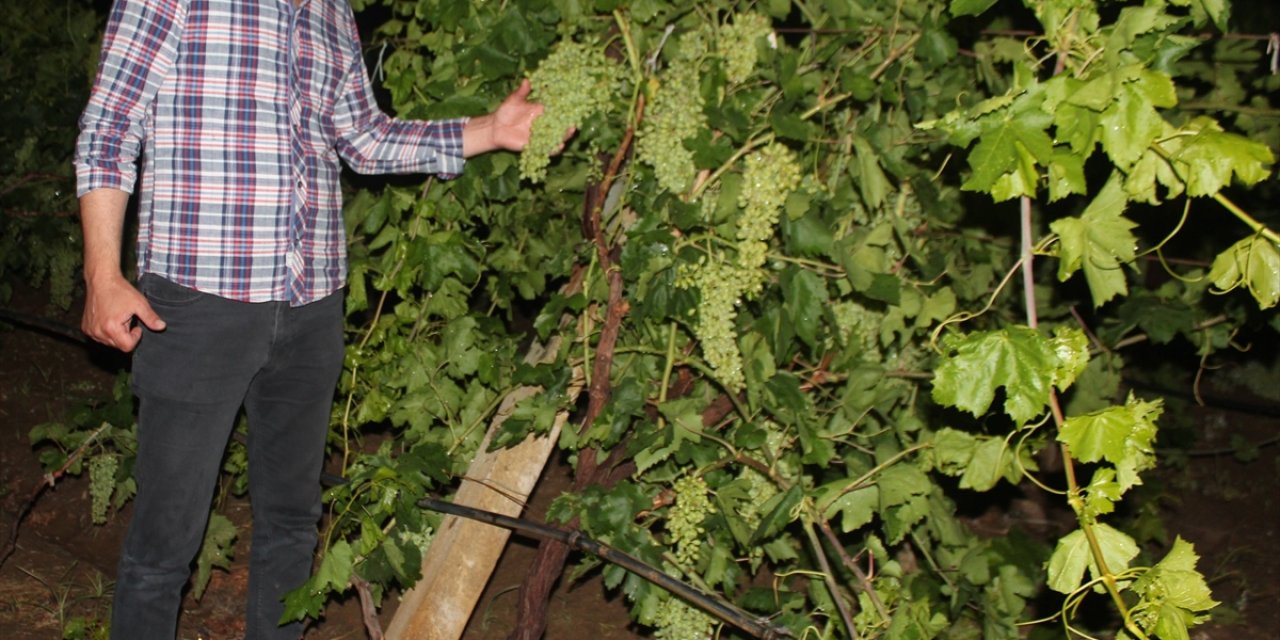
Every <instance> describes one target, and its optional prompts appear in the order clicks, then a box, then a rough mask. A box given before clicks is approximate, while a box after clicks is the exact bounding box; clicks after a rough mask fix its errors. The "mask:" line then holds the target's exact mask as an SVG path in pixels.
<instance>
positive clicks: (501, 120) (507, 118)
mask: <svg viewBox="0 0 1280 640" xmlns="http://www.w3.org/2000/svg"><path fill="white" fill-rule="evenodd" d="M530 90H531V87H530V85H529V80H528V79H525V80H523V81H521V82H520V86H519V87H517V88H516V90H515V91H512V92H511V95H509V96H507V97H506V98H505V99H504V100H503V101H502V104H499V105H498V108H497V109H494V111H493V113H490V114H488V115H483V116H477V117H475V118H472V119H470V120H468V121H467V126H466V127H465V128H464V129H463V130H462V155H463V156H465V157H468V158H470V157H472V156H476V155H479V154H482V153H488V152H490V151H498V150H505V151H516V152H519V151H522V150H524V148H525V145H527V144H529V132H530V131H531V130H532V129H533V121H534V120H537V119H538V116H540V115H542V105H541V104H540V103H537V102H530V101H529V91H530ZM572 135H573V131H566V132H565V139H566V140H568V139H569V137H570V136H572Z"/></svg>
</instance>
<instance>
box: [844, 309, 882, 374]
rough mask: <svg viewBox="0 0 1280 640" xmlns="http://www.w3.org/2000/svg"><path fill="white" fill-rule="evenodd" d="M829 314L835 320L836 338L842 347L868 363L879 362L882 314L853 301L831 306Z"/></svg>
mask: <svg viewBox="0 0 1280 640" xmlns="http://www.w3.org/2000/svg"><path fill="white" fill-rule="evenodd" d="M831 313H832V315H833V316H835V319H836V330H837V331H838V334H837V338H838V339H839V341H840V343H841V344H842V345H843V346H845V347H847V348H850V349H853V350H855V351H856V352H857V353H858V354H860V355H861V356H862V359H863V360H866V361H868V362H879V361H880V360H881V352H880V325H881V324H882V323H883V322H884V314H883V313H880V312H878V311H873V310H871V309H868V308H866V307H864V306H862V305H861V304H858V303H857V302H853V301H843V302H837V303H835V304H833V305H831Z"/></svg>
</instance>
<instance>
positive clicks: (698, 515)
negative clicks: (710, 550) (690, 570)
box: [667, 476, 715, 567]
mask: <svg viewBox="0 0 1280 640" xmlns="http://www.w3.org/2000/svg"><path fill="white" fill-rule="evenodd" d="M673 488H674V489H675V494H676V498H675V504H673V505H672V506H671V509H670V510H669V511H668V512H667V533H668V534H670V544H671V546H674V547H675V558H676V563H677V564H679V565H680V566H681V567H689V566H692V565H693V564H694V563H695V562H697V560H698V554H699V553H701V551H702V539H703V536H704V535H705V533H706V532H705V530H704V529H703V527H702V522H703V521H704V520H706V519H707V516H708V515H710V514H712V513H714V512H715V507H713V506H712V504H711V498H710V497H708V496H709V494H710V489H708V488H707V482H706V480H703V479H702V477H701V476H684V477H682V478H680V479H679V480H676V482H675V486H674V487H673Z"/></svg>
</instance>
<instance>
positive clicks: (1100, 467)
mask: <svg viewBox="0 0 1280 640" xmlns="http://www.w3.org/2000/svg"><path fill="white" fill-rule="evenodd" d="M352 4H353V5H354V7H355V9H356V10H357V11H364V12H365V14H366V16H377V17H378V18H379V20H378V22H379V26H376V28H374V29H372V30H371V31H370V32H369V33H368V34H367V37H366V40H365V46H366V50H367V52H368V60H369V65H368V66H369V68H370V69H371V71H372V73H373V74H374V76H375V81H376V82H377V83H379V84H381V85H382V86H384V87H385V89H386V94H387V100H388V102H389V104H388V107H389V108H390V109H391V110H393V111H394V112H395V113H397V114H399V115H401V116H405V117H414V118H437V117H452V116H462V115H475V114H480V113H484V112H485V111H487V110H488V109H490V108H492V106H493V105H494V104H496V101H497V100H498V99H500V97H501V96H503V95H505V94H506V93H507V92H508V91H510V89H511V88H512V87H514V86H515V85H516V84H517V83H518V82H519V80H520V79H521V78H524V77H529V78H531V80H532V82H533V85H534V97H535V98H537V99H540V100H542V101H544V102H545V103H546V104H547V105H548V113H547V115H546V116H544V118H543V120H541V121H540V124H541V126H542V127H543V128H542V129H540V130H535V133H534V142H533V144H532V145H531V147H530V149H529V150H527V151H526V152H525V153H524V154H523V155H521V156H516V155H512V154H492V155H488V156H482V157H479V158H475V159H473V160H471V161H470V162H469V164H468V166H467V168H466V171H465V173H464V174H463V175H462V176H460V177H458V178H456V179H453V180H439V179H434V178H429V179H425V181H422V180H418V179H407V180H406V179H400V180H392V181H390V182H389V183H385V184H384V183H378V185H377V186H374V187H368V186H367V185H368V184H369V183H367V182H356V183H354V185H355V186H353V187H352V188H351V193H349V194H348V199H347V201H348V208H347V229H348V235H349V238H350V243H351V282H350V287H349V290H348V294H347V296H348V297H347V315H348V336H347V337H348V344H349V347H348V352H347V358H346V370H345V372H344V375H343V377H342V380H341V383H340V389H339V396H340V397H339V398H338V399H337V402H336V403H335V406H334V414H333V424H334V428H333V431H332V436H331V444H332V446H333V447H334V450H335V452H337V457H338V458H339V459H340V461H341V472H342V475H343V476H344V477H345V479H346V483H345V484H341V485H338V486H335V487H333V488H331V489H330V490H329V491H328V492H327V493H326V502H327V505H328V511H329V518H327V520H326V524H325V530H324V533H323V536H322V538H323V544H324V549H323V550H322V554H323V559H322V560H321V562H320V565H319V569H318V571H317V573H316V575H315V576H314V577H313V579H312V581H311V582H310V583H309V584H308V585H307V586H306V587H304V588H302V589H299V590H298V591H296V592H295V593H294V594H292V595H291V597H290V599H289V602H288V608H289V615H291V616H296V617H305V616H317V615H319V612H320V610H321V608H322V606H323V605H324V603H325V602H326V601H327V600H328V599H330V598H333V597H335V596H337V595H338V594H342V593H345V592H348V591H349V590H350V589H351V588H352V585H353V579H354V578H359V580H358V582H361V583H362V584H366V583H367V584H368V585H370V586H371V588H372V590H373V593H374V595H375V597H377V598H381V597H382V596H383V595H384V594H385V593H386V592H387V590H388V589H390V588H393V587H406V586H409V585H411V584H412V583H413V582H414V581H415V580H416V579H417V578H418V577H419V576H418V571H419V569H418V567H419V564H420V559H421V556H422V553H423V551H424V550H425V549H426V547H427V546H428V545H429V544H430V540H431V534H432V530H433V527H434V526H435V525H436V524H438V516H436V515H434V514H431V513H428V512H424V511H422V510H421V509H419V508H418V507H417V506H416V504H415V503H416V501H417V500H418V499H420V498H422V497H424V496H427V495H428V494H433V493H447V492H448V491H449V490H450V488H451V487H452V486H454V482H455V481H456V479H457V478H459V477H461V476H462V475H463V474H465V473H466V470H467V466H468V464H469V461H470V460H471V458H472V457H473V456H474V454H475V453H476V452H477V449H478V447H480V446H481V441H482V438H483V437H484V435H485V432H486V429H487V426H488V424H489V420H490V419H491V418H492V416H493V414H494V412H495V410H496V408H497V407H498V405H499V403H500V402H501V400H502V399H503V397H504V396H505V395H506V394H507V393H508V392H510V391H511V390H513V389H515V388H517V387H520V386H523V385H536V386H538V387H540V388H541V390H542V391H541V393H538V394H536V395H534V396H531V397H530V398H528V399H526V400H523V401H521V402H520V403H519V404H518V405H517V406H516V408H515V411H514V414H513V415H512V416H511V418H510V419H508V420H506V421H505V422H504V423H503V425H502V427H501V430H500V431H499V432H498V433H497V434H496V435H495V437H494V439H493V442H494V446H497V447H502V446H508V445H510V444H513V443H516V442H519V441H521V440H522V439H524V438H526V437H528V436H530V435H532V434H542V433H547V432H548V431H549V430H550V428H551V425H552V422H553V420H554V418H555V416H556V414H557V413H558V412H560V411H562V410H569V411H570V412H571V414H572V415H573V416H575V417H576V419H575V420H571V422H570V425H569V426H567V427H566V428H565V429H564V430H563V431H562V432H561V433H560V436H559V441H558V446H559V448H560V449H561V450H562V451H563V452H564V454H565V455H566V456H567V457H568V459H570V460H571V461H572V462H573V463H574V464H575V465H576V466H578V468H579V469H581V468H582V467H583V465H584V463H588V466H590V467H593V468H594V467H595V465H596V464H609V465H615V466H616V467H618V468H620V469H622V470H624V471H625V472H626V473H625V474H623V475H624V478H623V479H622V480H621V481H618V482H616V483H612V484H607V485H605V484H601V485H598V486H592V487H589V488H587V489H586V490H585V491H582V492H578V493H574V494H566V495H564V496H562V497H560V498H559V499H558V500H557V501H556V503H555V504H554V506H553V508H552V516H553V517H554V518H555V519H556V520H558V521H560V522H565V523H568V522H576V523H577V526H579V527H580V528H581V529H583V530H584V531H585V532H586V533H587V534H588V535H590V536H592V537H594V538H596V539H598V540H600V541H602V542H604V543H607V544H609V545H611V546H613V547H616V548H618V549H620V550H623V551H626V552H628V553H631V554H632V555H635V556H637V557H639V558H641V559H643V560H645V561H647V562H650V563H651V564H653V565H654V566H657V567H660V568H661V569H662V570H663V571H665V572H667V573H669V574H671V575H674V576H677V577H680V578H681V579H684V580H686V581H688V582H691V583H693V584H695V585H698V586H699V587H701V588H704V589H706V590H709V591H713V592H718V593H720V594H722V595H723V596H725V597H726V598H728V599H729V600H731V601H733V602H734V603H736V604H738V605H739V606H741V607H743V608H744V609H746V610H748V611H750V612H752V613H753V614H757V615H760V616H765V617H769V618H771V619H772V620H773V621H774V622H776V623H778V624H780V625H783V626H785V627H787V628H788V629H790V631H791V632H792V633H793V634H794V635H795V636H796V637H823V638H826V637H832V638H854V637H857V638H866V637H892V638H933V637H945V638H977V637H982V638H995V639H998V638H1011V639H1012V638H1019V637H1021V636H1022V635H1023V630H1022V629H1021V628H1020V625H1021V624H1022V623H1025V622H1029V621H1030V620H1031V618H1033V617H1034V618H1039V619H1040V622H1041V626H1042V627H1043V628H1046V629H1050V630H1057V631H1058V633H1061V632H1062V630H1064V629H1073V628H1075V625H1084V624H1085V623H1084V622H1082V621H1080V620H1078V619H1077V618H1076V615H1075V614H1076V611H1077V610H1078V607H1079V605H1080V602H1081V601H1082V600H1084V599H1086V598H1096V599H1098V600H1099V601H1100V602H1101V603H1102V604H1103V606H1107V607H1110V608H1111V610H1112V611H1113V612H1114V618H1113V619H1112V620H1111V621H1110V622H1108V623H1104V624H1108V625H1110V626H1111V630H1113V631H1115V632H1116V634H1117V637H1128V638H1161V639H1163V640H1185V639H1186V638H1188V637H1189V633H1188V628H1189V627H1191V626H1193V625H1195V624H1196V623H1198V622H1201V621H1203V620H1204V619H1206V617H1207V614H1208V611H1209V610H1210V609H1212V608H1213V607H1214V606H1215V604H1216V603H1215V602H1214V600H1213V597H1212V594H1211V593H1210V592H1209V589H1208V587H1207V585H1206V581H1205V579H1204V577H1203V576H1202V575H1201V574H1200V573H1199V572H1198V570H1197V568H1196V560H1197V556H1196V553H1195V551H1194V541H1184V540H1181V539H1179V540H1176V541H1173V542H1172V543H1171V544H1169V545H1164V549H1165V550H1164V551H1162V552H1160V553H1153V549H1154V548H1155V546H1153V545H1148V544H1146V543H1147V542H1150V541H1148V540H1144V539H1141V538H1135V536H1134V535H1132V534H1130V533H1127V532H1126V529H1125V523H1124V521H1123V520H1122V519H1120V518H1119V517H1117V513H1116V509H1117V505H1118V504H1119V503H1120V502H1121V501H1122V500H1123V499H1124V497H1125V495H1126V494H1127V493H1129V492H1131V491H1132V490H1133V489H1134V487H1135V486H1137V485H1140V484H1141V483H1142V476H1143V473H1144V472H1146V471H1148V470H1150V469H1151V468H1152V467H1153V466H1154V465H1155V464H1156V457H1155V442H1156V439H1157V437H1158V434H1159V424H1160V417H1161V414H1162V412H1163V410H1164V407H1163V403H1162V400H1161V398H1159V397H1154V396H1148V395H1144V394H1128V395H1125V394H1122V393H1120V379H1121V374H1122V372H1123V371H1124V370H1125V366H1126V362H1125V354H1124V348H1125V347H1126V346H1129V345H1133V344H1137V343H1140V342H1152V343H1155V344H1168V343H1173V342H1180V343H1186V344H1189V345H1191V346H1192V347H1193V349H1194V350H1195V351H1196V352H1198V353H1199V355H1201V356H1204V357H1208V355H1210V354H1212V353H1214V352H1216V351H1219V350H1222V349H1226V348H1228V347H1229V346H1230V345H1231V343H1232V341H1233V340H1234V339H1237V338H1238V337H1239V336H1241V335H1246V334H1261V335H1267V336H1270V338H1269V339H1274V336H1273V335H1272V334H1274V332H1275V331H1277V330H1280V321H1278V320H1277V316H1276V315H1275V313H1274V310H1273V309H1274V307H1275V306H1276V304H1277V302H1280V236H1277V232H1276V228H1275V220H1276V217H1275V214H1274V210H1271V211H1270V212H1258V211H1252V212H1251V211H1249V210H1248V209H1247V207H1246V206H1244V205H1242V204H1241V203H1245V202H1256V201H1259V200H1260V199H1255V198H1250V197H1249V195H1250V194H1251V193H1253V194H1256V193H1266V192H1267V191H1268V190H1274V180H1272V179H1271V177H1272V171H1273V163H1274V153H1275V150H1276V149H1277V146H1278V145H1280V124H1278V123H1280V120H1278V119H1277V118H1276V111H1275V106H1274V105H1273V104H1272V103H1271V102H1270V100H1272V97H1271V96H1274V95H1277V93H1276V90H1277V88H1280V87H1277V85H1280V80H1278V79H1277V76H1276V75H1274V74H1270V73H1268V71H1269V70H1268V69H1267V68H1266V64H1267V58H1266V56H1265V55H1264V54H1265V50H1266V43H1265V42H1264V41H1258V40H1251V39H1247V38H1231V37H1226V36H1225V35H1224V33H1225V32H1226V31H1228V27H1229V25H1230V24H1231V22H1230V7H1229V5H1228V4H1227V2H1226V1H1225V0H1148V1H1146V2H1144V3H1126V2H1095V1H1092V0H1037V1H1033V0H1027V1H1026V2H1025V3H1022V4H1019V3H1016V2H998V3H997V2H995V1H994V0H952V1H950V2H939V1H934V0H900V1H899V2H896V3H886V2H871V1H865V0H825V1H818V0H793V1H787V0H763V1H759V2H733V1H730V0H713V1H708V2H697V3H683V2H670V1H666V0H638V1H635V2H617V1H613V0H554V1H552V2H545V1H534V0H507V1H505V2H474V3H463V2H446V1H444V0H352ZM566 127H573V128H574V129H576V135H575V136H574V137H573V138H572V139H571V140H570V141H569V143H568V144H567V146H566V148H565V149H564V150H563V152H562V153H560V154H559V155H557V156H555V157H549V154H550V152H551V150H552V149H553V148H555V147H557V146H558V145H559V144H560V143H561V134H562V133H563V131H564V129H565V128H566ZM1269 181H1270V182H1269ZM362 185H365V186H362ZM1273 201H1274V200H1273ZM1189 228H1196V229H1210V230H1211V232H1207V233H1199V232H1197V233H1195V234H1191V235H1192V237H1188V235H1189V232H1187V231H1185V229H1189ZM1175 249H1176V251H1177V253H1176V254H1173V253H1171V252H1174V251H1175ZM1171 258H1178V259H1171ZM531 341H532V342H536V343H538V344H543V345H554V346H555V347H554V348H555V349H557V350H556V351H555V358H554V361H552V362H550V363H549V364H537V365H531V364H528V363H526V362H525V358H524V355H525V352H526V350H527V349H528V348H529V345H530V342H531ZM1189 366H1190V367H1192V368H1194V366H1195V363H1194V362H1192V363H1190V364H1189ZM575 368H582V369H583V370H585V371H586V372H587V375H588V381H587V382H588V385H589V388H590V389H591V393H590V394H584V395H583V396H582V397H583V399H582V400H581V402H580V403H576V404H575V403H572V402H571V400H570V398H571V397H576V396H575V395H571V394H570V393H569V392H568V390H569V388H570V386H571V381H572V379H573V371H574V369H575ZM588 397H590V399H588ZM588 402H590V403H592V406H591V408H590V410H588V406H587V403H588ZM584 416H585V417H586V418H589V419H585V420H584V419H583V418H584ZM64 435H65V434H64ZM49 437H51V438H53V437H52V436H49ZM53 439H58V440H59V441H60V442H62V441H64V440H65V437H63V436H58V437H57V438H53ZM113 451H114V450H113V449H110V448H108V449H107V450H106V452H105V453H104V454H103V455H116V454H115V453H114V452H113ZM126 454H127V452H126ZM124 457H125V458H126V459H125V460H122V461H121V464H118V465H117V464H116V463H114V462H113V463H110V464H111V465H112V466H111V469H112V470H113V471H114V470H116V469H125V470H127V468H128V465H127V455H124ZM98 464H99V465H100V466H99V467H95V468H98V469H99V473H102V471H101V469H102V468H103V467H105V466H106V465H105V464H103V463H98ZM1041 466H1044V469H1041ZM126 476H127V474H124V473H120V472H117V473H116V478H117V480H119V479H120V478H122V477H126ZM998 487H1005V488H1010V487H1013V489H1011V490H1013V491H1017V490H1019V489H1018V488H1021V489H1022V490H1032V491H1036V492H1037V493H1038V494H1039V495H1042V496H1048V498H1049V499H1050V500H1056V501H1059V502H1060V504H1061V505H1063V506H1064V508H1065V509H1068V510H1069V512H1070V513H1072V514H1074V517H1075V524H1074V526H1073V530H1072V531H1071V532H1069V533H1067V534H1066V535H1064V536H1062V537H1061V538H1060V539H1056V540H1037V539H1035V538H1034V537H1031V536H1026V535H1018V534H1013V535H1009V536H1002V537H983V536H979V535H977V534H976V533H974V532H973V531H972V530H971V528H970V527H969V526H968V525H967V524H966V522H965V521H964V520H963V519H962V518H961V517H960V516H958V515H957V513H958V511H960V507H959V506H958V504H959V503H966V504H972V503H974V502H975V501H977V502H981V501H982V500H983V495H984V494H987V492H991V491H993V490H994V489H997V488H998ZM221 539H222V543H221V544H223V545H225V544H226V543H227V542H226V538H225V536H223V537H222V538H221ZM603 575H604V582H605V584H606V587H607V588H609V589H618V590H621V591H622V592H623V593H625V595H626V598H627V602H628V603H629V605H630V607H631V615H632V617H633V618H634V620H635V621H637V622H638V623H640V624H642V625H645V626H648V627H652V628H653V629H654V634H655V637H659V638H681V639H688V638H706V637H711V636H710V634H712V633H713V631H714V630H715V629H717V628H718V627H719V625H720V623H719V622H718V621H716V620H714V619H712V618H711V617H709V616H707V615H706V614H703V613H702V612H701V611H699V610H698V609H697V608H691V607H688V606H685V605H684V604H681V603H679V601H674V602H673V597H672V596H671V595H669V594H668V593H666V592H664V591H662V590H661V589H659V588H658V587H655V586H653V585H652V584H650V583H648V582H646V581H644V580H643V579H641V578H640V577H638V576H635V575H631V574H627V573H626V572H624V571H622V570H621V569H618V568H616V567H607V566H606V567H604V568H603ZM1032 601H1034V602H1035V605H1034V606H1033V605H1032V604H1031V603H1032ZM719 633H720V634H721V635H720V636H719V637H736V636H734V635H733V634H734V633H735V631H734V630H733V629H732V628H731V627H724V628H723V629H721V630H720V631H719Z"/></svg>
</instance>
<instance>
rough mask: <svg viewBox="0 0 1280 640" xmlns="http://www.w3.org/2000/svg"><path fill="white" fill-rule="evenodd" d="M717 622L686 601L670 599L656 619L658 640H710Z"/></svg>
mask: <svg viewBox="0 0 1280 640" xmlns="http://www.w3.org/2000/svg"><path fill="white" fill-rule="evenodd" d="M714 625H715V620H714V619H712V618H711V616H708V615H707V614H705V613H703V612H702V611H701V610H700V609H695V608H693V607H691V606H689V604H688V603H686V602H685V601H684V600H680V599H678V598H670V599H669V600H668V601H667V602H666V603H665V604H664V605H663V606H661V607H659V609H658V615H657V616H655V617H654V621H653V626H654V628H655V631H654V633H653V637H654V638H656V639H657V640H708V639H709V638H710V637H711V630H712V627H713V626H714Z"/></svg>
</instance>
